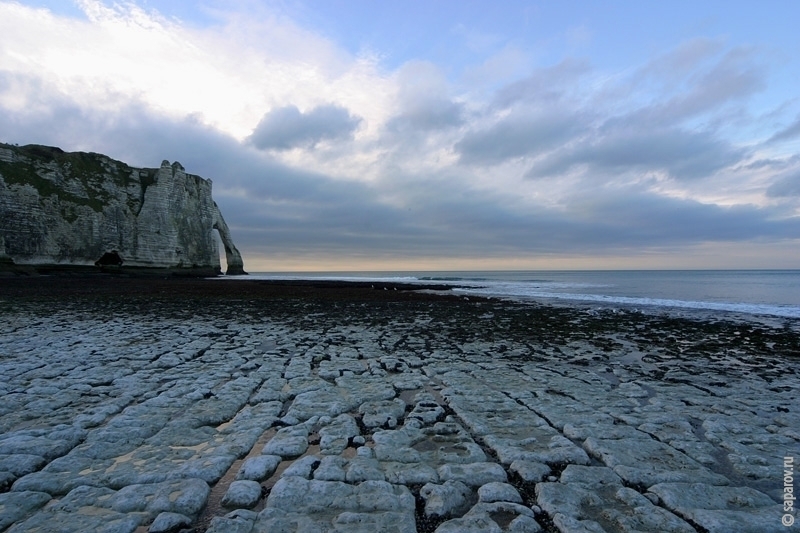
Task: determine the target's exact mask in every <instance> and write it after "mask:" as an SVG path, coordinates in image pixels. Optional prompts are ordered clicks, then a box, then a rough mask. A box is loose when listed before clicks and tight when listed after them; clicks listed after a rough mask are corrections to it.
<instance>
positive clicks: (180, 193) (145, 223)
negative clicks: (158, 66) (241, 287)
mask: <svg viewBox="0 0 800 533" xmlns="http://www.w3.org/2000/svg"><path fill="white" fill-rule="evenodd" d="M0 150H2V151H3V153H4V156H3V158H2V159H0V219H2V220H3V228H2V229H3V231H2V235H1V236H2V239H0V241H2V244H4V247H3V254H4V255H5V256H6V257H7V258H10V260H12V261H13V262H14V263H15V264H17V265H26V264H27V265H83V266H91V265H95V264H98V265H100V266H114V267H119V266H120V265H124V266H126V267H129V266H133V267H156V268H175V269H199V270H206V271H207V272H209V273H213V272H215V271H216V272H218V271H219V269H220V262H219V252H218V249H217V241H216V238H215V237H214V236H213V234H212V232H213V230H215V229H216V230H217V231H218V232H219V235H220V238H221V239H222V242H223V246H224V248H225V255H226V258H227V263H228V274H243V273H244V270H243V263H242V257H241V255H240V254H239V251H238V250H237V249H236V247H235V246H234V244H233V241H232V239H231V234H230V230H229V229H228V226H227V224H226V223H225V220H224V219H223V218H222V214H221V213H220V211H219V208H218V207H217V205H216V203H214V201H213V200H212V198H211V181H210V180H204V179H202V178H200V177H198V176H194V175H192V174H187V173H186V172H185V170H184V168H183V167H182V166H181V165H180V163H178V162H175V163H172V164H170V163H169V162H168V161H164V162H163V163H162V164H161V168H159V169H139V168H132V167H130V166H128V165H126V164H125V163H122V162H119V161H115V160H113V159H111V158H109V157H106V156H103V155H100V154H94V153H84V152H74V153H65V152H63V151H62V150H60V149H58V148H52V147H47V146H36V145H28V146H21V147H19V146H12V145H7V144H0ZM96 262H97V263H96Z"/></svg>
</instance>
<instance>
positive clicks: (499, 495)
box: [478, 481, 522, 503]
mask: <svg viewBox="0 0 800 533" xmlns="http://www.w3.org/2000/svg"><path fill="white" fill-rule="evenodd" d="M478 501H479V502H482V503H492V502H511V503H522V496H520V495H519V492H517V489H515V488H514V487H513V486H511V485H509V484H508V483H498V482H496V481H495V482H492V483H487V484H486V485H483V486H481V487H480V488H479V489H478Z"/></svg>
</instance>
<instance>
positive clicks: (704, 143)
mask: <svg viewBox="0 0 800 533" xmlns="http://www.w3.org/2000/svg"><path fill="white" fill-rule="evenodd" d="M615 126H616V125H615ZM615 126H611V127H609V128H599V129H598V130H596V131H594V132H593V135H592V136H591V137H589V138H587V139H585V140H583V139H582V140H581V141H579V142H578V143H577V144H575V145H574V146H571V147H568V148H563V149H560V150H555V151H554V152H553V153H551V154H549V155H548V156H546V157H545V158H543V160H542V161H540V162H537V163H535V164H534V165H533V167H532V168H531V170H529V171H528V174H527V176H528V177H531V178H541V177H553V176H559V175H562V174H566V173H567V172H569V171H570V170H571V169H573V168H574V167H576V166H581V165H584V166H586V167H587V169H588V170H587V173H590V172H603V173H608V172H613V173H625V172H637V173H639V174H644V173H647V172H666V173H668V174H669V176H670V177H672V178H675V179H679V180H687V179H698V178H706V177H709V176H711V175H712V174H714V173H715V172H717V171H719V170H721V169H723V168H726V167H729V166H731V165H733V164H734V163H737V162H739V161H741V160H742V159H743V157H744V155H745V154H746V153H747V152H746V151H745V150H744V149H740V148H735V147H733V146H732V145H731V144H730V143H727V142H724V141H721V140H718V139H716V138H715V137H714V136H713V135H712V134H710V133H708V132H691V131H686V130H682V129H677V128H674V129H668V130H662V131H650V130H647V129H644V128H642V129H637V128H636V127H635V126H634V127H628V128H624V127H623V128H620V127H615Z"/></svg>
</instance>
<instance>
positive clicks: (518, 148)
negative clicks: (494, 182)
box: [455, 111, 586, 164]
mask: <svg viewBox="0 0 800 533" xmlns="http://www.w3.org/2000/svg"><path fill="white" fill-rule="evenodd" d="M585 121H586V118H585V117H581V116H577V115H569V114H567V113H563V112H558V111H555V112H550V111H541V112H534V113H513V112H512V114H511V115H509V116H506V117H503V118H502V119H500V120H499V121H498V122H496V123H495V124H492V125H491V126H489V127H487V128H484V129H479V130H473V131H471V132H469V133H467V134H466V135H465V136H464V137H463V138H462V139H461V140H460V141H459V142H457V143H456V145H455V150H456V152H457V153H458V154H459V156H460V161H461V162H462V163H464V164H470V163H475V164H494V163H499V162H503V161H505V160H508V159H513V158H519V157H524V156H535V155H538V154H540V153H542V152H544V151H546V150H548V149H551V148H554V147H556V146H558V145H561V144H563V143H565V142H567V141H568V140H569V139H570V138H572V137H574V136H576V135H580V133H581V132H582V131H583V128H584V126H583V124H585Z"/></svg>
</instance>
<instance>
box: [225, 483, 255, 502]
mask: <svg viewBox="0 0 800 533" xmlns="http://www.w3.org/2000/svg"><path fill="white" fill-rule="evenodd" d="M260 499H261V485H260V484H259V483H258V481H234V482H233V483H231V484H230V486H229V487H228V490H227V491H226V492H225V496H223V497H222V502H221V503H222V506H223V507H228V508H229V509H250V508H252V507H255V506H256V504H257V503H258V500H260Z"/></svg>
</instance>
